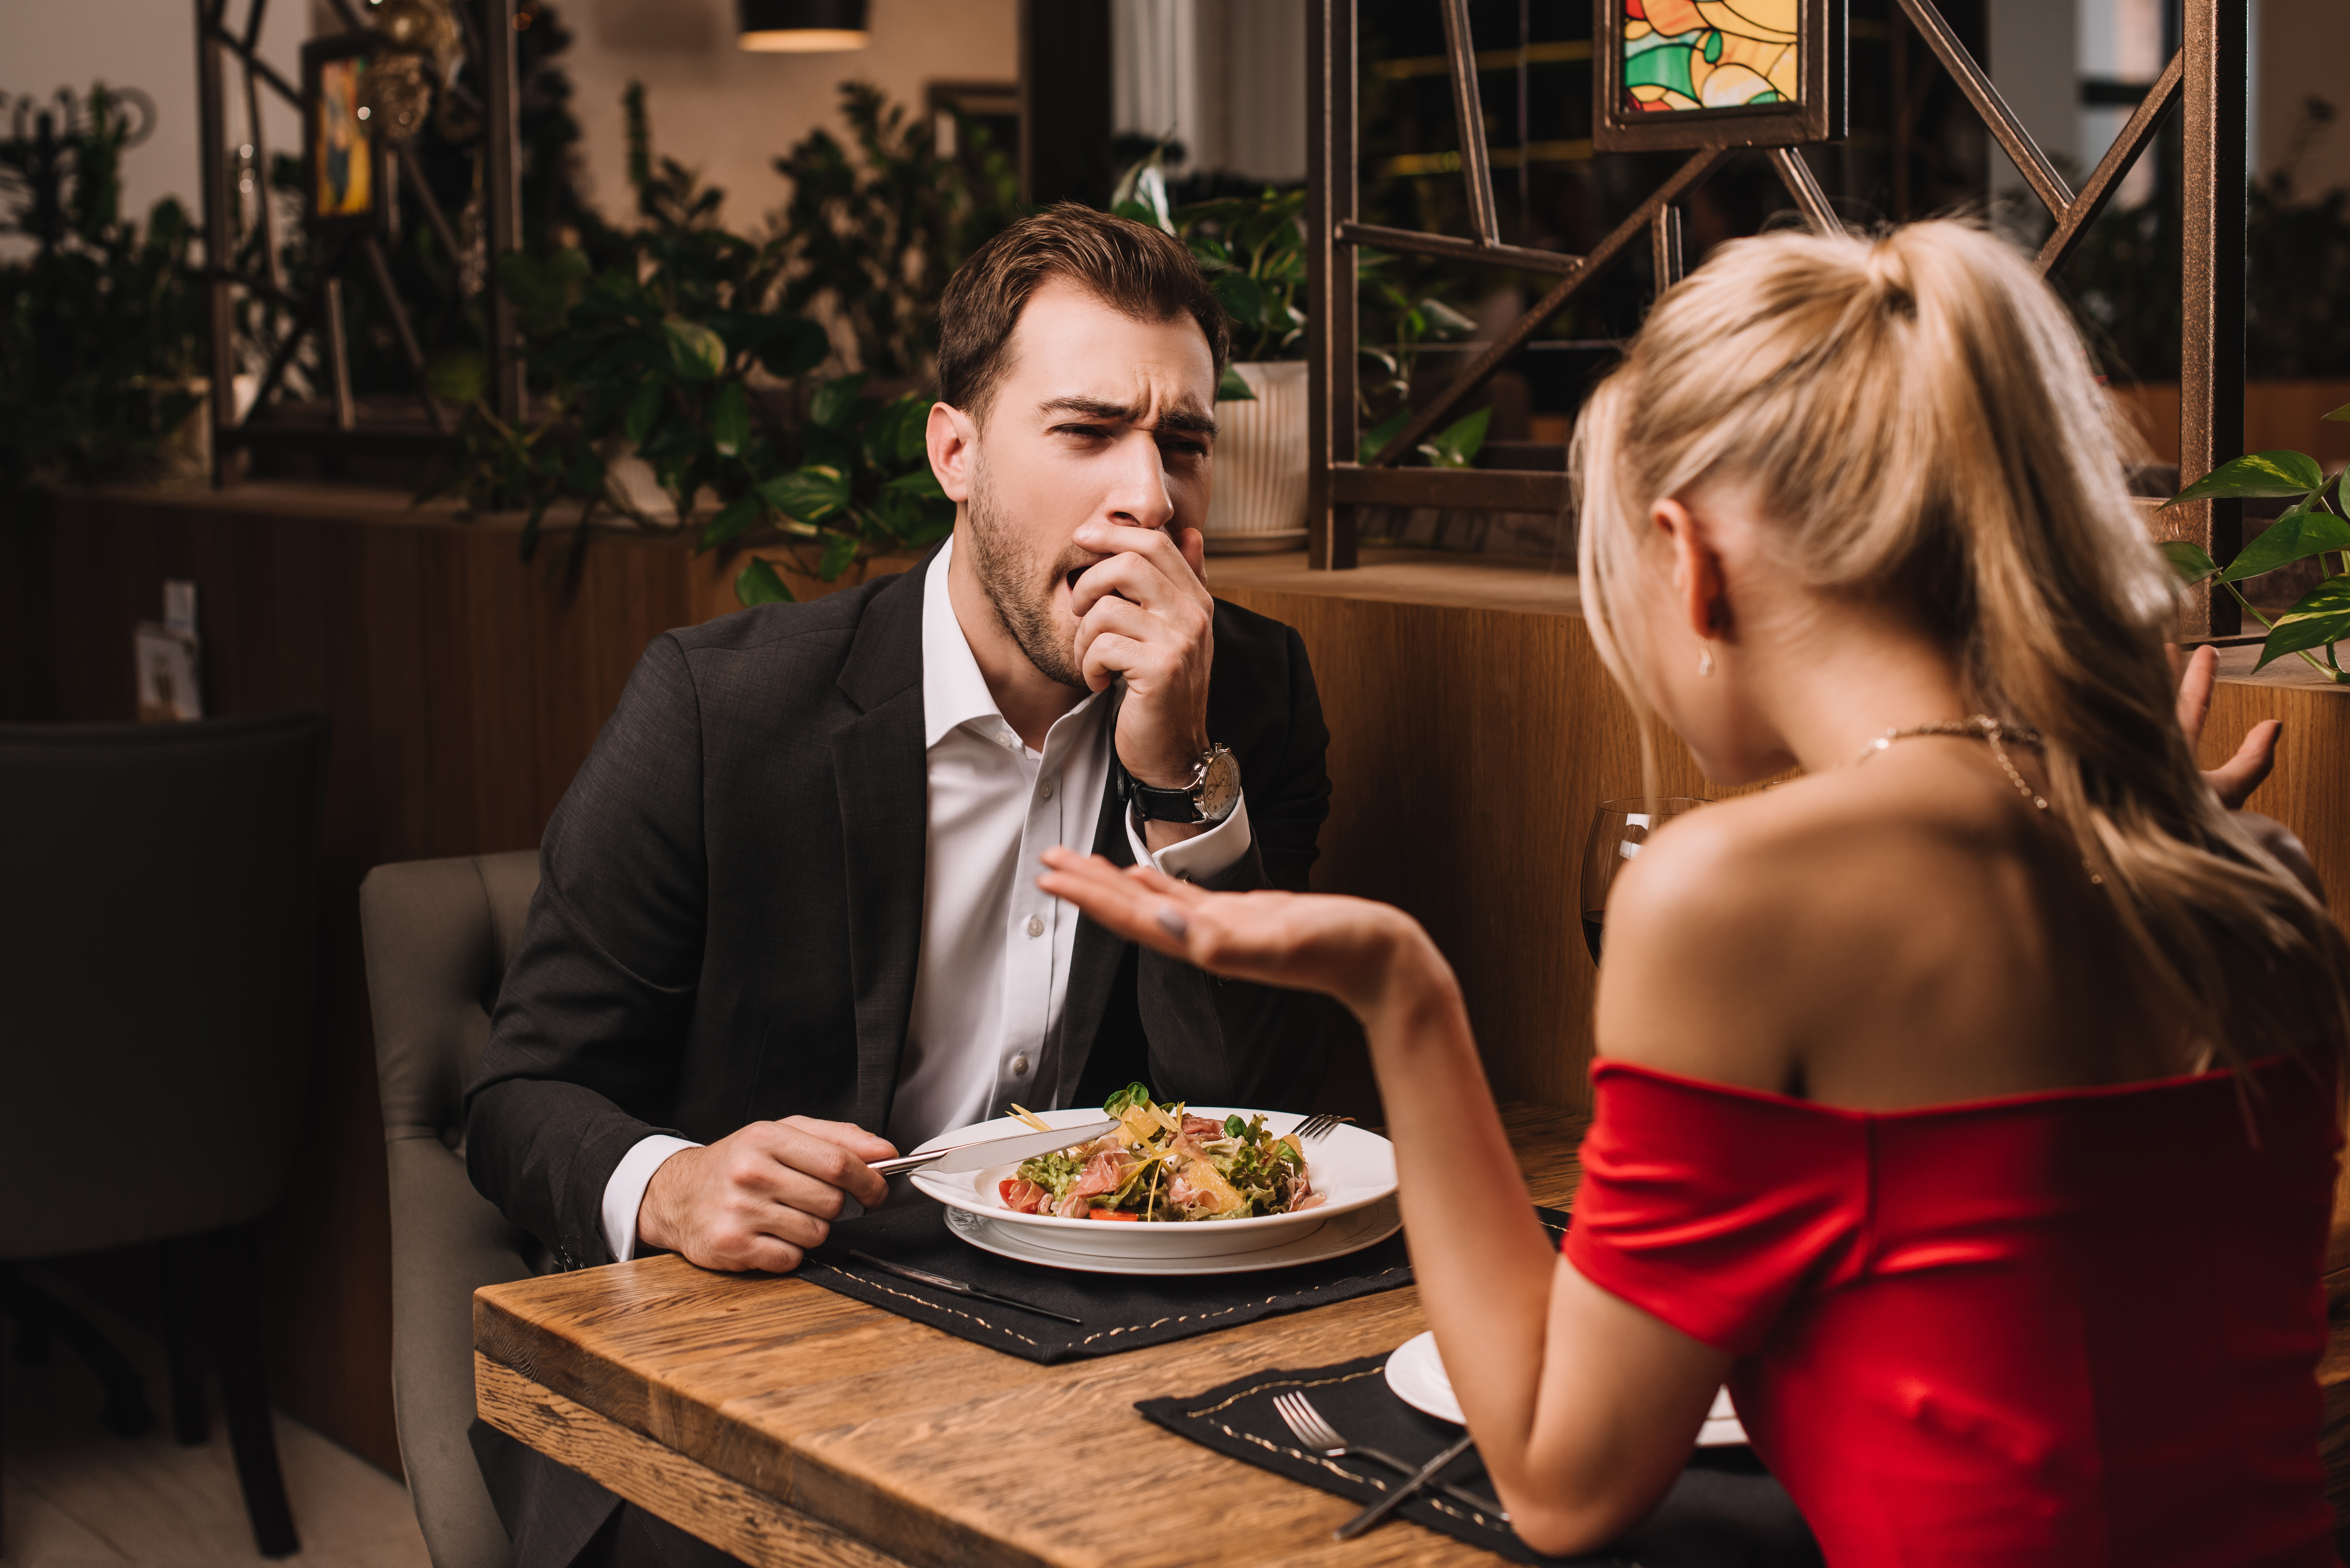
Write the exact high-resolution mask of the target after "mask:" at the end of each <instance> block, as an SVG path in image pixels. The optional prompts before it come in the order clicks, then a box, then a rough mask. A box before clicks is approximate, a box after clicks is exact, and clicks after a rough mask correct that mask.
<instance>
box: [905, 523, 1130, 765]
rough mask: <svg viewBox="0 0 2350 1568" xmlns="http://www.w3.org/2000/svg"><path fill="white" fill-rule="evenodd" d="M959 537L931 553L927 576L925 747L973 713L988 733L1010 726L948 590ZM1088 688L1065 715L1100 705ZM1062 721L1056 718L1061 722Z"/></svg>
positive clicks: (924, 612) (924, 607)
mask: <svg viewBox="0 0 2350 1568" xmlns="http://www.w3.org/2000/svg"><path fill="white" fill-rule="evenodd" d="M954 548H955V540H954V537H953V535H949V536H948V538H947V542H946V543H945V544H943V545H940V546H939V553H938V554H937V555H935V556H931V565H930V567H929V570H928V571H927V572H926V573H925V575H924V576H923V579H922V749H923V750H924V751H928V750H930V749H931V747H932V746H935V745H937V744H938V743H939V742H940V741H941V740H942V739H944V738H945V737H946V736H947V735H948V734H949V733H950V732H952V731H954V730H956V729H958V728H960V727H961V726H962V725H964V724H968V723H970V722H972V720H974V719H984V720H988V721H990V725H989V739H991V740H992V739H993V738H994V736H995V733H996V732H1000V731H1002V730H1003V729H1005V728H1006V726H1005V724H1004V721H1003V711H1002V710H1001V709H999V708H997V707H996V705H995V698H994V697H993V695H992V694H991V693H990V692H989V691H988V690H987V677H986V676H984V675H982V674H981V673H980V672H979V660H978V659H977V658H975V657H974V656H973V655H972V651H971V639H969V638H967V637H965V636H964V635H963V629H962V622H961V621H959V620H957V619H956V618H955V612H954V601H953V600H952V598H951V597H949V595H948V592H947V565H948V563H949V562H951V561H952V560H953V559H954ZM1098 695H1099V693H1098V692H1095V693H1089V694H1087V697H1086V700H1085V701H1082V702H1080V703H1078V704H1077V705H1076V707H1074V708H1072V709H1070V710H1069V711H1068V712H1067V713H1066V714H1064V715H1062V717H1063V718H1064V719H1066V718H1070V717H1074V716H1075V715H1076V714H1079V713H1083V712H1085V711H1087V709H1089V708H1092V707H1095V706H1097V704H1096V702H1095V701H1094V698H1095V697H1097V696H1098ZM1055 727H1057V723H1056V726H1055Z"/></svg>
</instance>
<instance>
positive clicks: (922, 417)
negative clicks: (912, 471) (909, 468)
mask: <svg viewBox="0 0 2350 1568" xmlns="http://www.w3.org/2000/svg"><path fill="white" fill-rule="evenodd" d="M930 424H931V399H929V398H925V397H922V396H920V395H919V394H911V395H909V396H906V397H903V398H893V399H891V400H889V401H888V402H886V403H884V404H882V405H881V406H880V407H879V408H878V409H876V410H873V417H872V418H871V419H868V420H867V421H865V450H866V451H867V452H870V453H871V454H872V457H873V461H874V462H876V463H880V464H889V463H900V462H913V461H914V460H915V459H916V458H919V457H921V456H923V455H925V454H926V453H927V452H929V450H930Z"/></svg>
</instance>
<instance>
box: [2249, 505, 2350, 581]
mask: <svg viewBox="0 0 2350 1568" xmlns="http://www.w3.org/2000/svg"><path fill="white" fill-rule="evenodd" d="M2327 550H2350V523H2345V522H2344V521H2343V520H2342V519H2341V518H2339V517H2336V516H2335V515H2334V514H2333V513H2331V512H2311V511H2307V510H2296V511H2292V512H2288V513H2286V514H2284V515H2283V516H2282V517H2280V518H2278V519H2277V520H2276V521H2275V522H2273V523H2272V524H2269V525H2268V527H2267V528H2266V529H2265V530H2263V531H2262V534H2261V535H2260V536H2259V537H2258V538H2256V539H2254V540H2253V541H2252V542H2251V544H2249V545H2245V546H2244V547H2243V548H2242V549H2241V551H2239V552H2237V555H2236V558H2235V559H2234V560H2232V561H2230V562H2229V563H2228V569H2227V570H2225V571H2223V572H2221V573H2220V581H2221V582H2223V583H2240V582H2241V581H2243V580H2244V579H2245V578H2246V577H2257V576H2260V575H2261V574H2262V572H2273V571H2275V570H2276V569H2277V568H2278V567H2279V566H2291V565H2292V564H2293V562H2295V561H2303V560H2307V559H2308V558H2309V557H2310V556H2315V555H2319V554H2322V553H2323V552H2324V551H2327Z"/></svg>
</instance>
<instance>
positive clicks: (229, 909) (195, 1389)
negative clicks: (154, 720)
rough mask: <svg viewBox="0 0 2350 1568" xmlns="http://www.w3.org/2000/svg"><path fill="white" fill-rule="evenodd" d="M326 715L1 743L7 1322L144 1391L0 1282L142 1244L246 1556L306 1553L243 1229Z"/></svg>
mask: <svg viewBox="0 0 2350 1568" xmlns="http://www.w3.org/2000/svg"><path fill="white" fill-rule="evenodd" d="M328 734H329V728H328V720H327V715H326V714H324V713H322V712H318V711H315V710H311V709H303V710H298V711H292V712H285V713H274V714H263V715H257V716H255V717H252V718H239V719H222V720H213V721H210V722H198V723H187V724H55V725H51V724H40V725H5V726H0V1309H5V1311H6V1312H7V1313H8V1314H9V1315H11V1316H14V1317H16V1318H17V1319H18V1320H19V1321H20V1322H22V1323H25V1324H27V1325H28V1326H29V1327H31V1328H32V1329H33V1330H34V1331H35V1332H36V1333H47V1334H56V1335H57V1337H59V1338H62V1339H64V1340H66V1341H67V1343H68V1344H70V1345H73V1346H74V1347H75V1348H76V1349H77V1350H78V1351H79V1352H81V1353H82V1355H84V1356H85V1358H87V1359H88V1360H89V1361H90V1362H91V1363H92V1365H93V1366H96V1367H98V1368H99V1372H100V1374H101V1376H107V1377H108V1379H109V1383H110V1384H111V1385H112V1386H110V1387H109V1401H108V1404H109V1412H108V1414H109V1424H110V1425H113V1426H114V1427H115V1428H116V1429H117V1430H122V1431H129V1430H134V1429H136V1428H138V1427H139V1426H140V1425H143V1424H144V1421H145V1420H146V1419H147V1418H148V1417H147V1416H146V1407H145V1400H144V1397H143V1395H141V1394H140V1391H139V1389H138V1385H137V1376H136V1374H134V1373H132V1372H130V1369H129V1367H128V1366H127V1365H126V1364H125V1363H123V1361H122V1359H121V1357H120V1355H119V1354H117V1353H115V1352H113V1351H112V1350H111V1347H109V1346H108V1345H107V1344H106V1342H105V1339H104V1336H103V1335H102V1334H100V1333H99V1331H98V1330H97V1329H95V1328H94V1327H93V1326H91V1325H90V1324H88V1323H87V1322H86V1321H84V1320H81V1319H80V1318H79V1315H78V1314H76V1313H74V1312H73V1311H72V1309H71V1308H70V1307H68V1305H67V1304H66V1303H63V1302H61V1301H59V1300H58V1299H57V1298H56V1297H54V1296H51V1295H50V1294H48V1293H47V1292H46V1291H44V1290H43V1289H42V1288H41V1286H40V1285H39V1284H38V1283H37V1282H36V1281H35V1280H34V1279H33V1278H32V1277H31V1276H29V1275H25V1274H22V1273H19V1272H16V1271H15V1270H14V1269H12V1268H10V1267H9V1266H8V1265H10V1264H15V1263H26V1262H39V1261H42V1260H47V1259H55V1258H59V1257H64V1256H68V1255H73V1254H81V1253H91V1252H99V1251H115V1250H119V1249H125V1248H130V1247H145V1248H150V1249H151V1253H152V1257H151V1275H152V1277H155V1278H156V1279H157V1281H158V1283H159V1284H160V1285H161V1287H162V1293H163V1294H164V1298H165V1308H166V1314H165V1315H166V1322H167V1323H168V1324H169V1334H168V1342H169V1349H170V1353H171V1369H172V1423H173V1426H174V1428H175V1429H176V1431H177V1433H178V1436H179V1438H180V1440H181V1441H182V1442H187V1443H199V1442H202V1441H203V1439H204V1428H205V1426H206V1423H207V1420H208V1414H207V1410H206V1401H205V1390H204V1375H205V1373H206V1371H207V1370H213V1371H217V1372H218V1373H219V1375H220V1380H221V1403H222V1408H223V1411H224V1415H225V1417H226V1419H227V1426H228V1430H229V1439H230V1447H231V1449H232V1451H233V1453H234V1459H235V1462H236V1469H237V1476H238V1480H240V1481H241V1482H242V1483H243V1486H244V1499H245V1507H246V1511H247V1512H248V1513H249V1514H250V1516H251V1519H252V1522H253V1530H254V1537H255V1542H257V1543H258V1545H259V1546H260V1548H261V1552H262V1554H263V1555H264V1556H267V1557H277V1556H283V1555H285V1554H286V1553H288V1552H293V1551H295V1550H296V1544H297V1543H296V1537H295V1532H294V1523H293V1519H292V1517H291V1515H290V1513H289V1512H288V1511H287V1508H286V1489H285V1485H284V1482H283V1481H282V1480H281V1479H280V1477H279V1473H278V1468H277V1450H276V1438H275V1436H274V1435H273V1433H272V1431H271V1428H270V1415H269V1401H268V1393H267V1389H266V1387H265V1384H264V1379H263V1372H262V1364H263V1360H264V1357H265V1348H266V1345H265V1337H264V1329H263V1326H262V1312H263V1309H262V1303H261V1299H260V1290H259V1280H260V1277H261V1272H262V1271H261V1268H260V1255H259V1254H260V1249H259V1236H258V1230H257V1222H258V1221H259V1220H261V1219H262V1218H263V1216H265V1214H267V1213H268V1212H269V1211H270V1210H273V1209H275V1208H276V1206H277V1202H278V1199H280V1198H281V1197H283V1196H284V1194H285V1191H286V1181H287V1179H288V1176H289V1174H290V1172H291V1171H292V1168H293V1161H294V1147H295V1140H296V1135H297V1134H298V1133H299V1131H300V1128H301V1121H302V1107H303V1104H304V1099H305V1096H306V1093H307V1088H308V1084H309V1078H310V1067H311V1064H312V1061H313V1059H314V1058H315V1057H316V1056H317V1050H318V1008H317V971H318V878H319V867H318V854H319V847H318V838H319V825H320V820H321V816H322V813H323V805H324V802H325V798H326V786H327V751H328Z"/></svg>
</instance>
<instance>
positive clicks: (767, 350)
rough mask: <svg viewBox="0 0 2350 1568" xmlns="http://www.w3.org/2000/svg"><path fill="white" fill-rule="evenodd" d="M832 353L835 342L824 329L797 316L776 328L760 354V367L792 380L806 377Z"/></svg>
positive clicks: (781, 322)
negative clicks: (792, 378) (797, 377)
mask: <svg viewBox="0 0 2350 1568" xmlns="http://www.w3.org/2000/svg"><path fill="white" fill-rule="evenodd" d="M831 352H832V339H831V338H830V337H826V336H825V330H824V328H823V327H822V326H820V325H819V324H817V323H816V322H813V321H810V320H809V319H808V318H807V317H805V316H797V317H791V318H790V319H788V320H785V321H780V322H777V323H776V324H775V330H774V335H773V336H772V337H769V338H768V339H767V343H766V347H764V348H762V349H760V350H759V363H760V364H762V365H764V366H765V367H766V368H767V369H769V370H770V371H771V372H773V373H774V374H775V375H778V376H782V377H784V378H785V379H789V378H791V377H794V376H805V375H806V374H807V373H808V372H809V371H810V370H813V369H816V367H817V366H818V365H821V364H823V363H824V357H825V356H826V355H827V354H829V353H831Z"/></svg>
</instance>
